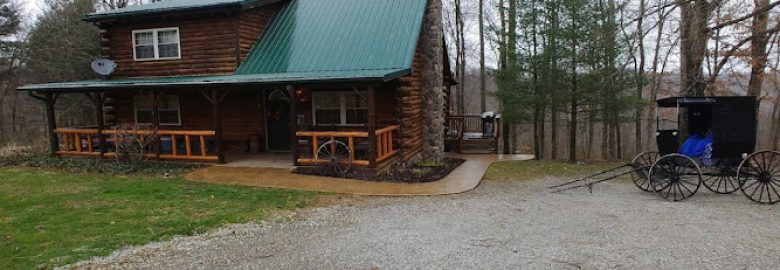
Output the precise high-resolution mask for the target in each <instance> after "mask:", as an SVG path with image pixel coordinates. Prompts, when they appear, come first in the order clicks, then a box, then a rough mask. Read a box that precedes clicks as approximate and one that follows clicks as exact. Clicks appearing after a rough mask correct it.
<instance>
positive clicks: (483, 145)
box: [460, 138, 497, 154]
mask: <svg viewBox="0 0 780 270" xmlns="http://www.w3.org/2000/svg"><path fill="white" fill-rule="evenodd" d="M496 150H497V149H496V139H495V138H488V139H468V140H463V141H462V142H461V145H460V152H461V153H465V154H490V153H495V152H496Z"/></svg>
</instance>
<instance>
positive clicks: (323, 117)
mask: <svg viewBox="0 0 780 270" xmlns="http://www.w3.org/2000/svg"><path fill="white" fill-rule="evenodd" d="M312 100H313V105H314V122H315V124H317V125H360V124H365V123H367V122H368V107H367V105H366V97H365V96H363V95H360V94H358V93H356V92H349V91H342V92H314V94H313V96H312Z"/></svg>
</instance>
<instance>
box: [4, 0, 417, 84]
mask: <svg viewBox="0 0 780 270" xmlns="http://www.w3.org/2000/svg"><path fill="white" fill-rule="evenodd" d="M426 1H427V0H291V1H290V2H288V3H287V5H285V6H284V7H283V8H282V10H281V11H280V12H279V14H278V15H277V16H275V17H274V19H273V21H272V22H271V24H270V25H269V27H268V28H267V29H266V31H265V32H264V33H263V35H262V36H261V37H260V39H259V40H258V42H257V43H256V44H255V46H254V47H253V48H252V50H251V52H250V53H249V55H248V56H247V58H246V60H245V61H244V62H243V63H242V64H241V66H240V67H239V68H238V69H237V70H236V72H235V74H234V75H221V76H182V77H162V78H127V79H112V80H91V81H80V82H66V83H47V84H37V85H25V86H22V87H20V88H18V90H23V91H41V90H59V91H69V90H70V91H77V90H89V89H102V90H106V89H121V88H132V87H162V86H170V87H173V86H192V85H214V84H242V83H257V84H260V83H266V84H269V83H323V82H334V81H379V82H386V81H389V80H392V79H395V78H398V77H401V76H405V75H408V74H410V73H411V67H412V61H413V59H414V53H415V49H416V47H417V41H418V39H419V36H420V31H421V28H422V21H423V17H424V13H425V5H426ZM166 2H167V3H169V4H170V5H171V6H175V5H174V4H171V2H177V3H180V2H183V1H181V0H165V1H162V2H158V3H166ZM192 2H195V3H202V4H203V3H228V2H231V3H233V2H243V1H237V0H195V1H192ZM150 5H151V4H150ZM158 7H159V6H158Z"/></svg>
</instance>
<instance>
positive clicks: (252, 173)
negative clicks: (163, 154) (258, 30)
mask: <svg viewBox="0 0 780 270" xmlns="http://www.w3.org/2000/svg"><path fill="white" fill-rule="evenodd" d="M448 156H450V157H453V158H461V159H465V160H466V162H464V163H463V164H462V165H460V167H458V168H457V169H455V170H454V171H452V173H450V175H448V176H447V177H445V178H444V179H442V180H439V181H435V182H429V183H393V182H373V181H364V180H352V179H340V178H330V177H321V176H313V175H302V174H294V173H292V172H290V170H289V169H285V168H257V167H225V166H211V167H208V168H204V169H200V170H197V171H194V172H192V173H190V174H188V175H186V176H185V178H187V179H188V180H191V181H197V182H208V183H217V184H233V185H246V186H256V187H266V188H283V189H297V190H308V191H319V192H329V193H345V194H356V195H374V196H428V195H446V194H457V193H463V192H466V191H469V190H472V189H474V188H476V187H477V186H478V185H479V183H480V181H482V176H483V175H484V174H485V171H486V170H487V168H488V167H489V166H490V164H491V163H493V162H495V161H499V160H524V159H530V158H531V156H529V155H479V154H476V155H462V154H452V155H448Z"/></svg>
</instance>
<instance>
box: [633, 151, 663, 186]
mask: <svg viewBox="0 0 780 270" xmlns="http://www.w3.org/2000/svg"><path fill="white" fill-rule="evenodd" d="M657 159H658V152H654V151H650V152H643V153H641V154H639V155H637V156H636V157H634V159H633V160H631V168H632V169H634V173H632V174H631V180H633V181H634V185H636V186H637V187H638V188H639V189H641V190H643V191H647V192H651V191H653V190H652V189H650V181H648V180H647V173H648V172H649V171H650V167H651V166H653V163H655V161H656V160H657Z"/></svg>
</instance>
